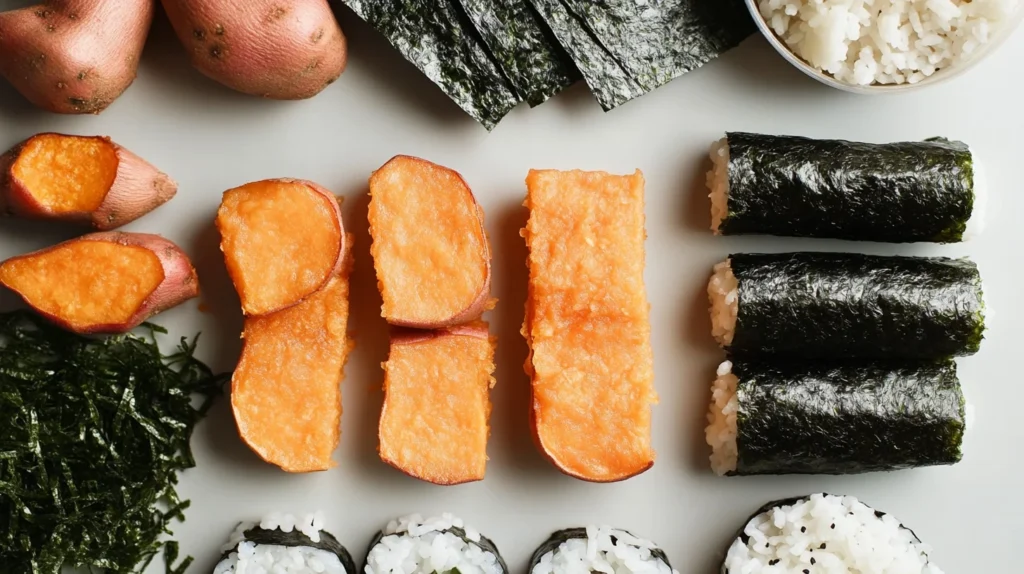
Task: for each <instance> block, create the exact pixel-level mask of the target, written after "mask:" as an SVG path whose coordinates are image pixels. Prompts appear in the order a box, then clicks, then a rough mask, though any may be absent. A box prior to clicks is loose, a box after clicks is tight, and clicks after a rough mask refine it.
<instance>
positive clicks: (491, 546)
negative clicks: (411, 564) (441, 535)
mask: <svg viewBox="0 0 1024 574" xmlns="http://www.w3.org/2000/svg"><path fill="white" fill-rule="evenodd" d="M442 532H449V533H451V534H454V535H455V536H458V537H459V538H461V539H462V541H463V542H465V543H466V544H472V545H473V546H476V547H478V548H480V549H482V550H484V551H485V552H490V553H491V554H494V557H495V558H497V559H498V566H500V567H501V571H502V572H503V573H504V574H509V572H508V565H507V564H505V559H504V558H502V557H501V552H498V545H497V544H495V543H494V541H493V540H491V539H490V538H488V537H486V536H484V535H483V534H481V535H480V540H479V541H473V540H470V539H469V537H468V536H466V529H465V528H459V527H457V526H453V527H451V528H448V529H446V530H443V531H442ZM403 534H404V535H408V534H409V533H408V532H399V533H397V534H393V535H392V534H384V531H383V530H379V531H377V534H375V535H374V536H373V539H372V540H370V545H369V546H367V548H366V558H369V557H370V551H371V550H373V547H374V546H376V545H378V544H380V541H381V540H382V539H383V538H384V537H385V536H401V535H403ZM362 572H367V564H366V559H364V560H363V570H362ZM434 574H450V573H444V572H435V573H434Z"/></svg>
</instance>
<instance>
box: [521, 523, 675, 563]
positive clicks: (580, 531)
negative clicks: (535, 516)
mask: <svg viewBox="0 0 1024 574" xmlns="http://www.w3.org/2000/svg"><path fill="white" fill-rule="evenodd" d="M623 532H626V533H628V534H629V535H630V536H634V537H635V538H640V537H639V536H636V535H634V534H633V533H632V532H629V531H628V530H623ZM573 539H579V540H586V539H587V529H586V528H580V527H577V528H565V529H563V530H557V531H555V532H553V533H552V534H551V536H549V537H548V539H547V540H545V541H544V542H542V543H541V545H540V546H538V547H537V549H536V550H534V551H533V555H532V556H531V557H530V563H529V565H528V566H527V570H526V571H527V572H533V568H534V567H535V566H536V565H537V564H539V563H540V559H541V558H543V557H544V555H545V554H547V553H548V552H553V551H554V550H556V549H557V548H558V547H559V546H561V544H562V543H563V542H566V541H568V540H573ZM651 556H652V557H654V558H656V559H658V560H661V561H662V562H664V563H665V566H668V567H669V570H671V569H672V564H670V563H669V561H668V555H667V554H665V551H664V550H662V549H661V548H652V549H651Z"/></svg>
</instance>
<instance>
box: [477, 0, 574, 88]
mask: <svg viewBox="0 0 1024 574" xmlns="http://www.w3.org/2000/svg"><path fill="white" fill-rule="evenodd" d="M458 2H459V4H461V5H462V9H463V10H464V11H465V12H466V14H467V16H468V17H469V19H470V20H471V21H472V22H473V26H474V27H475V28H476V30H477V32H478V33H479V34H480V38H481V39H482V40H483V42H484V44H485V45H486V47H487V49H488V51H489V52H490V54H491V56H492V57H493V58H494V60H495V61H497V63H498V66H499V67H500V68H501V70H502V72H504V74H505V76H506V77H507V78H508V80H509V82H510V83H511V84H512V86H513V87H514V88H515V90H516V92H517V93H518V94H519V97H520V98H522V99H524V100H526V102H527V103H528V104H530V106H531V107H533V106H538V105H540V104H542V103H544V102H545V101H547V100H548V98H550V97H551V96H554V95H555V94H557V93H558V92H560V91H562V90H563V89H565V88H567V87H569V86H570V85H572V84H573V83H574V82H576V80H578V79H580V73H579V70H577V69H576V67H575V66H574V65H573V63H572V60H571V59H570V58H569V56H568V55H567V54H566V53H565V51H564V50H563V49H562V47H561V46H559V45H558V42H557V41H555V40H554V38H552V37H550V33H549V31H548V30H547V29H546V28H545V26H544V24H543V22H542V21H541V19H540V16H539V15H538V14H537V13H536V12H535V11H534V10H533V9H532V8H531V7H530V6H529V5H528V4H527V3H526V2H523V1H522V0H458Z"/></svg>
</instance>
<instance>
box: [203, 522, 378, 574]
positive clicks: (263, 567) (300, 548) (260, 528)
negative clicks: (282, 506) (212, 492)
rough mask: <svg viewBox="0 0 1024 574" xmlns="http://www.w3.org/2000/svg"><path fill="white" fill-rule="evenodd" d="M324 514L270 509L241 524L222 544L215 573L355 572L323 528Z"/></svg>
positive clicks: (345, 553) (343, 550)
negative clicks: (258, 518) (298, 515)
mask: <svg viewBox="0 0 1024 574" xmlns="http://www.w3.org/2000/svg"><path fill="white" fill-rule="evenodd" d="M323 522H324V518H323V515H322V514H321V513H319V512H318V513H316V514H314V515H307V516H305V517H301V518H296V517H294V516H292V515H290V514H279V513H272V514H269V515H268V516H266V517H264V518H263V519H262V520H261V521H260V522H259V523H243V524H240V525H239V526H238V527H237V528H236V529H235V532H234V533H233V534H232V535H231V539H230V541H229V542H228V544H226V545H225V547H224V553H223V555H222V556H221V559H220V562H218V563H217V566H216V567H215V568H214V570H213V572H214V574H229V573H236V572H237V573H242V572H245V573H248V574H261V573H270V572H275V573H277V572H287V573H288V574H358V571H357V570H356V565H355V561H354V560H352V555H351V554H349V551H348V550H347V549H346V548H345V547H344V546H343V545H342V544H341V543H340V542H338V539H337V538H335V537H334V536H333V535H332V534H331V533H329V532H326V531H324V530H322V528H321V527H322V525H323Z"/></svg>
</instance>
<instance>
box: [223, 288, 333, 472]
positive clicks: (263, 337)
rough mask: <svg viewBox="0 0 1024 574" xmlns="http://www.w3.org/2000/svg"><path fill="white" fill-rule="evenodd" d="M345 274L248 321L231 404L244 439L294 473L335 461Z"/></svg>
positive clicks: (232, 390)
mask: <svg viewBox="0 0 1024 574" xmlns="http://www.w3.org/2000/svg"><path fill="white" fill-rule="evenodd" d="M348 291H349V287H348V279H347V277H346V276H345V275H344V274H343V275H342V276H338V277H335V278H332V279H331V280H330V281H329V282H328V283H327V285H325V286H324V288H323V289H321V290H320V291H318V292H317V293H315V294H314V295H312V296H311V297H309V298H308V299H306V300H304V301H302V302H301V303H299V304H297V305H294V306H292V307H289V308H287V309H284V310H282V311H278V312H276V313H272V314H270V315H264V316H258V317H249V318H247V319H246V320H245V334H244V339H245V344H244V346H243V348H242V358H241V360H240V361H239V363H238V367H237V369H236V370H235V373H234V375H233V376H232V378H231V406H232V409H233V411H234V414H235V422H236V424H237V425H238V430H239V434H240V435H241V437H242V439H243V440H244V441H245V442H246V444H248V445H249V447H250V448H252V449H253V451H255V452H256V453H257V454H258V455H259V456H260V457H261V458H263V459H264V460H265V461H267V462H269V463H272V464H275V465H277V466H279V467H281V468H282V469H284V470H286V471H289V472H313V471H320V470H327V469H329V468H331V467H333V466H334V462H333V461H332V460H331V454H332V453H333V452H334V449H335V448H336V447H337V446H338V441H339V440H340V437H341V410H342V409H341V386H340V385H341V379H342V371H343V369H344V366H345V361H346V359H347V357H348V352H349V349H350V346H351V345H350V343H349V340H348V338H347V336H346V328H347V324H348Z"/></svg>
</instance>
